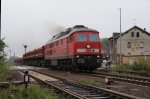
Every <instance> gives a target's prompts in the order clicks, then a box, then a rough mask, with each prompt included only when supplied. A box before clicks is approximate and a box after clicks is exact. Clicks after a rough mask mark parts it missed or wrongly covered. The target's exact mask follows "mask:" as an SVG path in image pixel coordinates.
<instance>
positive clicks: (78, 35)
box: [77, 34, 86, 41]
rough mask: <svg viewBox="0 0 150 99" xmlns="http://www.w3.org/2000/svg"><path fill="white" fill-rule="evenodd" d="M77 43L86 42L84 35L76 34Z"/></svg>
mask: <svg viewBox="0 0 150 99" xmlns="http://www.w3.org/2000/svg"><path fill="white" fill-rule="evenodd" d="M77 41H86V34H77Z"/></svg>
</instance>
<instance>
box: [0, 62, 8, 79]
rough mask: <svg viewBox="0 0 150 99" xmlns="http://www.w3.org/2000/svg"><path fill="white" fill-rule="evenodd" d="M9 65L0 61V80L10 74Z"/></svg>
mask: <svg viewBox="0 0 150 99" xmlns="http://www.w3.org/2000/svg"><path fill="white" fill-rule="evenodd" d="M9 67H10V66H9V65H8V64H5V63H4V62H0V81H6V80H7V78H8V76H9V74H10V68H9Z"/></svg>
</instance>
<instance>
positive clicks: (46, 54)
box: [23, 25, 102, 71]
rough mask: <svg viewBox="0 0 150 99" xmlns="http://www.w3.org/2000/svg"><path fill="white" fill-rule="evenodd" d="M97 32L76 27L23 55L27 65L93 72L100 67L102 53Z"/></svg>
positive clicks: (80, 26)
mask: <svg viewBox="0 0 150 99" xmlns="http://www.w3.org/2000/svg"><path fill="white" fill-rule="evenodd" d="M101 48H102V46H101V42H100V39H99V32H98V31H96V30H94V29H90V28H87V27H85V26H83V25H76V26H74V27H72V28H68V29H66V30H65V31H63V32H61V33H59V34H57V35H55V36H53V38H52V39H51V40H49V41H48V42H47V44H46V45H44V46H42V47H41V48H39V49H35V50H33V51H30V52H27V53H26V54H24V55H23V58H24V61H25V62H26V63H27V64H29V65H39V66H51V67H55V68H62V69H70V70H73V71H74V70H80V71H81V70H85V71H93V70H95V69H97V68H98V67H100V65H101V59H102V53H101Z"/></svg>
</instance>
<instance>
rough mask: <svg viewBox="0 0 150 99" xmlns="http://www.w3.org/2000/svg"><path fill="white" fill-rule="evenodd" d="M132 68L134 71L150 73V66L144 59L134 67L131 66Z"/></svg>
mask: <svg viewBox="0 0 150 99" xmlns="http://www.w3.org/2000/svg"><path fill="white" fill-rule="evenodd" d="M131 67H132V69H133V70H144V71H150V64H148V62H147V61H145V60H144V59H142V58H140V59H138V60H137V61H136V62H135V64H134V65H131Z"/></svg>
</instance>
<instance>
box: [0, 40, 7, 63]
mask: <svg viewBox="0 0 150 99" xmlns="http://www.w3.org/2000/svg"><path fill="white" fill-rule="evenodd" d="M5 47H6V44H5V42H4V38H3V39H0V61H2V60H3V59H4V54H3V53H4V48H5Z"/></svg>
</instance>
